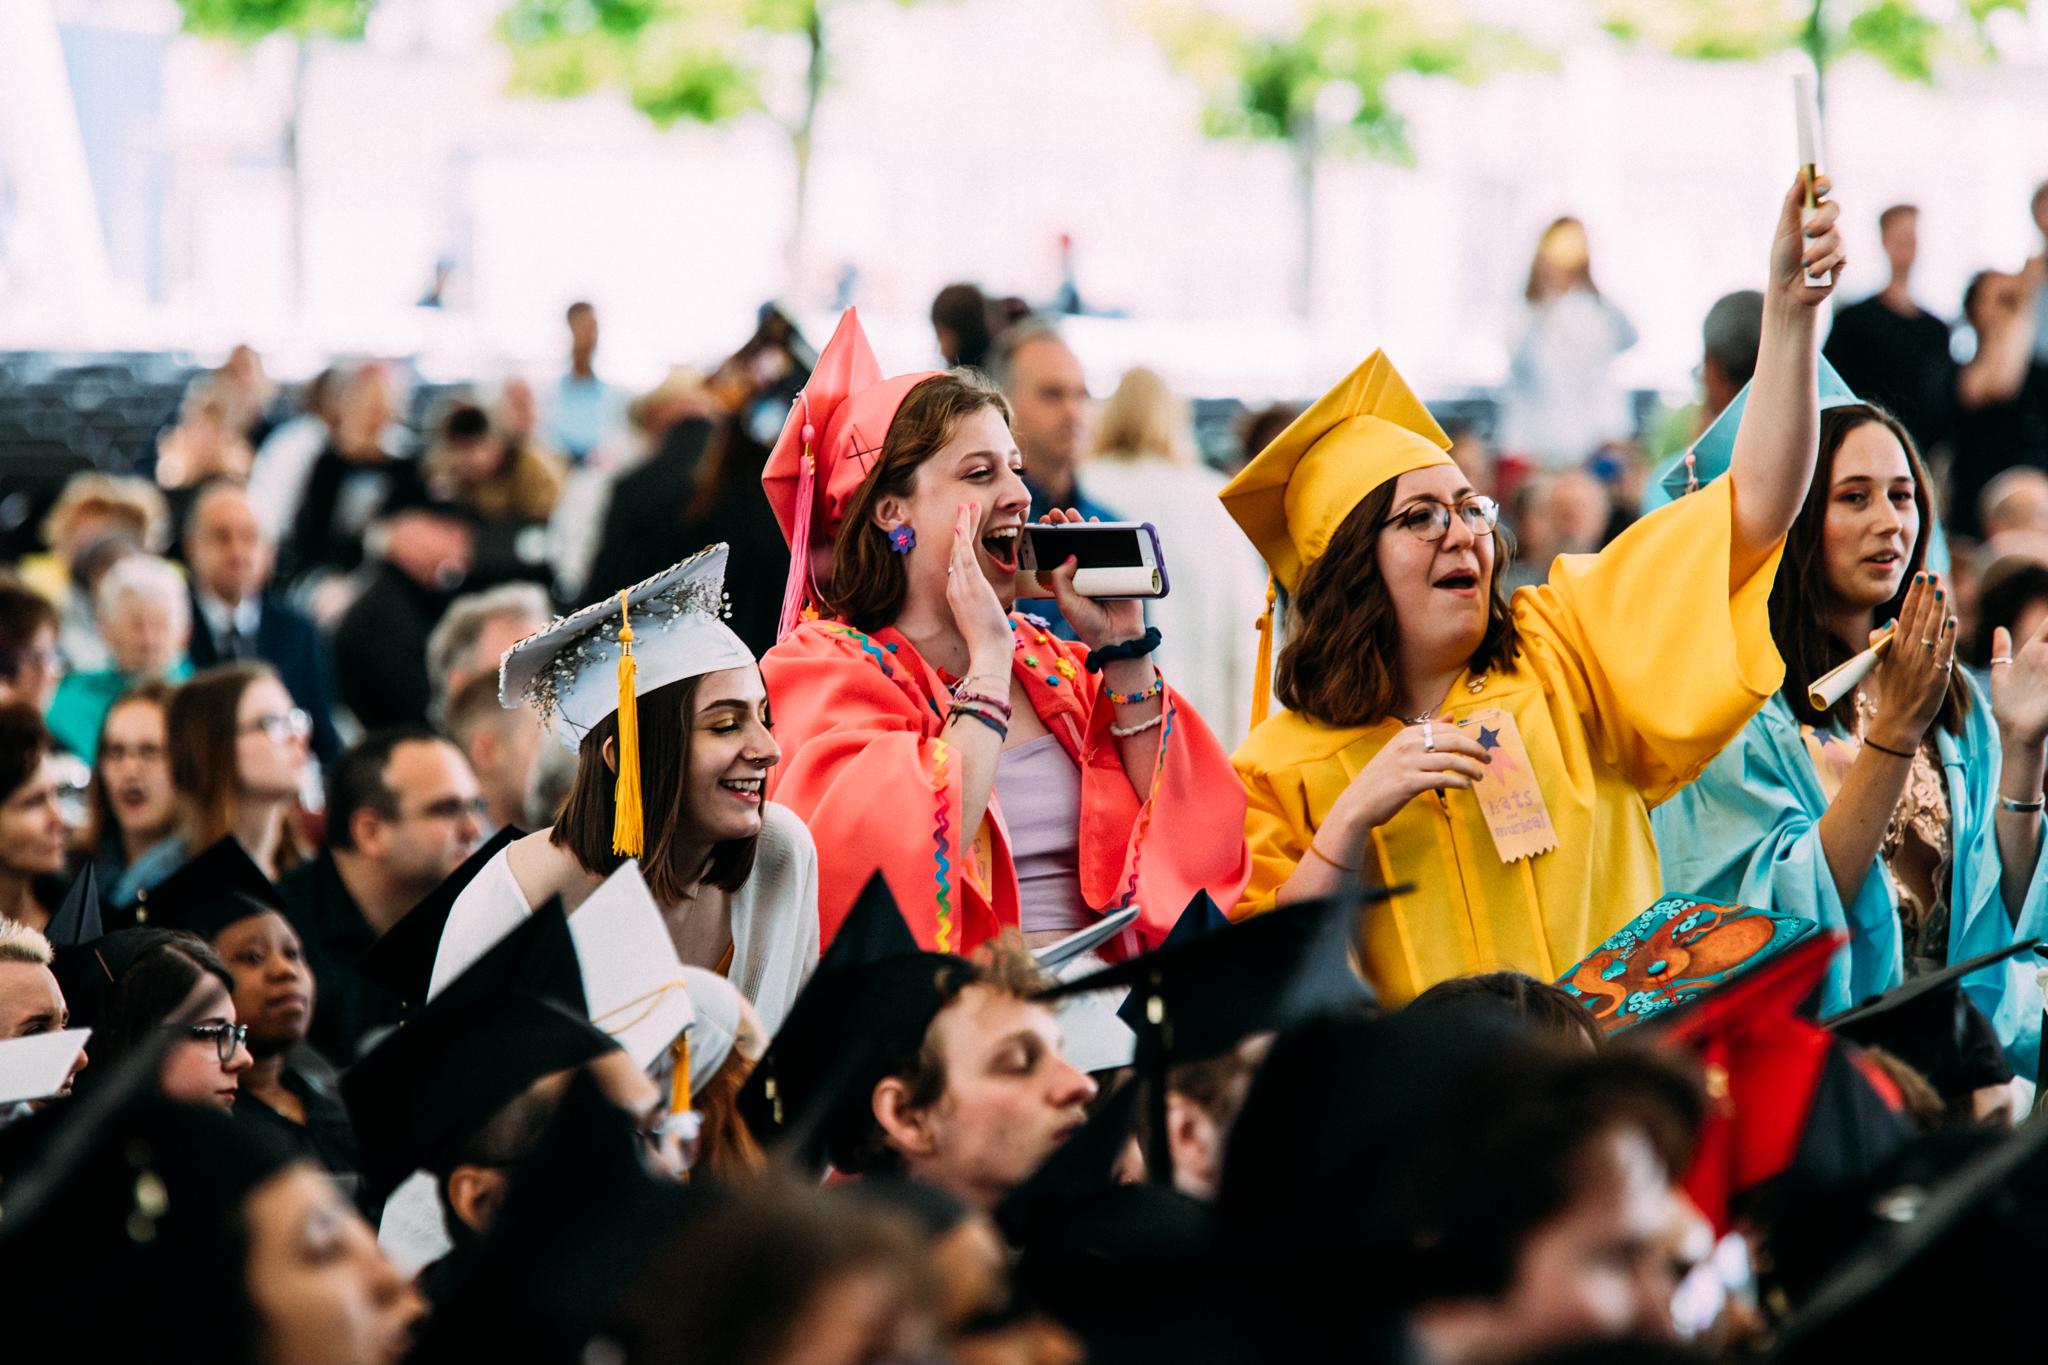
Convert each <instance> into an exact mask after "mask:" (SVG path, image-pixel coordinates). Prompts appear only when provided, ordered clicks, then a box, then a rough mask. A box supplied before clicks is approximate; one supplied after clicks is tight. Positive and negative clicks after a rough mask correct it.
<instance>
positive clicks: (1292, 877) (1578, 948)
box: [1222, 181, 1842, 1004]
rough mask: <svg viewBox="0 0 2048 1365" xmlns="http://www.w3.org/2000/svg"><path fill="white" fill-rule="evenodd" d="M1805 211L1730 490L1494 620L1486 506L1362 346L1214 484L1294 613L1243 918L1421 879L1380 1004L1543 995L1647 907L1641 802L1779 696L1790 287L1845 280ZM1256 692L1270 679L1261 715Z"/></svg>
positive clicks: (1788, 240)
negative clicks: (1518, 989)
mask: <svg viewBox="0 0 2048 1365" xmlns="http://www.w3.org/2000/svg"><path fill="white" fill-rule="evenodd" d="M1823 184H1825V182H1824V181H1823ZM1802 198H1803V187H1801V186H1798V185H1795V186H1794V188H1793V191H1792V193H1791V194H1789V195H1787V197H1786V199H1785V203H1784V207H1783V211H1782V213H1781V214H1780V217H1779V221H1778V226H1777V231H1776V234H1775V237H1774V239H1773V242H1772V246H1771V278H1770V284H1769V288H1768V289H1767V291H1766V294H1765V300H1766V302H1765V323H1764V332H1763V340H1762V347H1761V349H1760V351H1759V353H1758V361H1757V371H1756V377H1755V380H1754V385H1753V391H1752V397H1751V402H1750V406H1749V410H1748V412H1747V414H1746V415H1745V418H1744V420H1743V422H1742V424H1741V428H1740V430H1739V433H1738V435H1737V437H1736V447H1735V454H1734V457H1733V461H1732V465H1731V468H1730V471H1729V473H1728V475H1727V476H1726V477H1724V478H1722V479H1719V480H1716V481H1715V482H1714V483H1713V484H1710V485H1709V486H1708V487H1707V488H1706V489H1704V490H1702V491H1701V492H1700V493H1699V494H1696V495H1694V496H1692V497H1688V498H1683V499H1681V500H1679V501H1678V502H1676V503H1674V504H1673V505H1671V506H1669V507H1666V508H1662V509H1660V510H1658V511H1656V512H1654V513H1652V514H1651V515H1649V516H1646V517H1644V518H1643V519H1642V520H1641V521H1639V522H1637V523H1636V524H1635V525H1634V526H1632V527H1630V528H1629V529H1628V530H1627V531H1626V532H1624V533H1623V534H1622V535H1621V536H1620V537H1619V538H1617V539H1616V540H1615V541H1614V543H1613V544H1611V545H1610V546H1608V547H1607V548H1606V549H1605V550H1603V551H1602V552H1601V553H1599V554H1597V555H1582V556H1568V557H1564V558H1561V559H1560V560H1559V561H1558V562H1557V564H1556V566H1555V567H1554V568H1553V569H1552V571H1551V575H1550V580H1549V581H1548V582H1547V583H1545V584H1541V585H1538V586H1536V587H1532V588H1524V589H1522V590H1521V591H1519V592H1517V593H1516V594H1515V596H1514V599H1513V601H1512V603H1510V602H1508V601H1506V600H1504V599H1503V598H1502V596H1501V594H1500V591H1499V586H1498V584H1499V578H1498V574H1499V571H1500V569H1501V568H1502V567H1503V564H1502V562H1501V560H1502V554H1503V552H1502V549H1501V546H1500V540H1499V535H1498V532H1497V531H1496V530H1495V525H1496V522H1497V520H1498V515H1499V511H1498V508H1497V507H1496V506H1495V505H1494V504H1493V502H1492V500H1491V499H1488V498H1484V497H1481V496H1478V495H1476V494H1475V493H1474V492H1473V490H1472V489H1471V487H1470V485H1469V484H1468V483H1467V481H1466V480H1465V479H1464V477H1463V476H1462V475H1461V474H1460V472H1459V470H1458V467H1457V466H1456V465H1455V464H1454V463H1452V461H1451V459H1450V456H1449V455H1448V454H1447V453H1446V450H1447V448H1448V446H1449V444H1450V442H1449V440H1448V438H1446V437H1445V435H1444V433H1443V431H1442V429H1441V428H1439V427H1438V426H1437V424H1436V422H1435V421H1434V420H1433V419H1432V418H1431V417H1430V415H1429V412H1428V410H1427V409H1425V408H1424V407H1423V406H1422V404H1421V403H1420V402H1419V401H1418V400H1417V399H1416V398H1415V396H1414V394H1413V393H1412V392H1410V391H1409V389H1408V388H1407V386H1406V385H1405V384H1404V383H1403V382H1402V380H1401V378H1400V376H1399V375H1398V374H1396V373H1395V372H1394V369H1393V367H1392V366H1391V365H1390V364H1388V363H1387V361H1386V359H1385V357H1384V356H1382V355H1380V354H1378V353H1375V354H1374V355H1373V356H1372V357H1371V358H1370V359H1368V360H1367V361H1366V362H1365V364H1364V365H1362V366H1360V367H1359V368H1358V369H1357V370H1356V371H1354V372H1353V373H1352V374H1351V375H1350V377H1348V378H1347V379H1346V380H1345V381H1344V382H1343V383H1342V384H1340V385H1338V386H1337V388H1335V389H1333V390H1331V392H1330V393H1328V394H1326V395H1325V396H1324V397H1323V398H1322V399H1320V400H1319V401H1318V402H1317V403H1316V404H1315V405H1314V406H1312V407H1311V408H1309V410H1308V411H1307V412H1305V413H1303V414H1302V416H1301V417H1300V418H1299V419H1297V420H1296V421H1295V423H1294V424H1293V425H1292V426H1290V427H1289V428H1288V429H1287V430H1286V431H1285V432H1283V433H1282V434H1281V435H1280V436H1279V437H1278V438H1276V439H1275V441H1274V442H1273V443H1272V444H1271V445H1270V446H1268V447H1267V448H1266V449H1265V450H1264V451H1263V452H1261V453H1260V454H1259V456H1258V457H1257V458H1256V459H1254V460H1253V461H1252V463H1251V464H1250V465H1248V466H1247V467H1246V468H1245V470H1244V471H1243V472H1242V473H1241V474H1239V475H1238V476H1237V478H1236V479H1234V480H1233V481H1232V482H1231V484H1230V485H1229V486H1228V487H1227V488H1225V489H1224V490H1223V494H1222V496H1223V501H1224V503H1225V505H1226V506H1227V507H1228V508H1229V510H1230V512H1231V514H1232V515H1233V516H1234V517H1235V518H1236V519H1237V521H1238V523H1239V525H1241V526H1243V527H1244V529H1245V531H1246V533H1247V534H1248V535H1250V537H1251V538H1252V541H1253V542H1254V543H1255V544H1256V545H1257V546H1258V547H1259V550H1260V552H1261V553H1262V554H1264V555H1265V557H1266V562H1267V564H1268V565H1269V566H1270V568H1271V570H1272V574H1273V578H1274V580H1275V582H1276V583H1277V584H1278V585H1279V587H1280V588H1282V589H1285V590H1286V592H1287V594H1288V598H1287V603H1286V606H1287V611H1286V624H1287V627H1288V629H1287V642H1286V645H1285V648H1284V649H1282V651H1281V653H1280V659H1279V668H1278V672H1277V677H1276V680H1275V684H1274V686H1275V689H1276V691H1277V693H1278V696H1279V699H1280V701H1281V702H1282V703H1283V704H1284V705H1285V706H1286V707H1287V708H1288V710H1287V711H1286V712H1284V713H1280V714H1276V715H1273V716H1271V717H1270V718H1267V719H1264V720H1263V721H1260V722H1258V723H1256V724H1255V727H1254V729H1253V731H1252V734H1251V736H1250V738H1248V739H1247V740H1246V741H1245V743H1244V745H1243V747H1242V748H1240V749H1239V750H1238V752H1237V754H1236V755H1235V758H1234V762H1235V764H1236V767H1237V770H1238V775H1239V777H1240V778H1241V779H1242V780H1243V782H1244V784H1245V788H1246V792H1247V795H1248V802H1249V805H1248V814H1247V816H1246V834H1247V839H1248V842H1249V844H1250V848H1251V853H1252V858H1253V872H1252V879H1251V884H1250V886H1249V887H1248V889H1247V891H1246V893H1245V898H1244V900H1243V901H1242V902H1241V904H1240V906H1239V913H1240V914H1251V913H1257V912H1260V911H1264V910H1268V909H1271V908H1272V907H1273V906H1275V905H1276V904H1287V903H1290V902H1292V901H1296V900H1302V899H1306V898H1308V897H1312V896H1317V895H1322V894H1325V893H1327V892H1329V891H1332V890H1335V889H1336V888H1338V887H1339V886H1341V885H1343V884H1344V883H1345V882H1346V881H1348V880H1349V879H1350V878H1351V877H1353V876H1357V877H1361V878H1363V879H1364V880H1366V881H1367V882H1369V883H1382V884H1387V885H1396V884H1400V883H1410V884H1412V886H1413V890H1411V891H1408V892H1406V893H1404V894H1402V895H1400V896H1397V897H1395V898H1393V899H1391V900H1389V901H1387V902H1385V903H1384V904H1383V905H1380V906H1376V907H1374V908H1373V910H1371V911H1370V912H1369V915H1368V918H1367V920H1366V926H1365V931H1364V955H1365V967H1366V973H1367V975H1368V976H1369V977H1370V978H1371V980H1372V982H1373V984H1374V986H1375V987H1377V988H1378V989H1379V991H1380V992H1381V994H1382V995H1383V996H1384V997H1385V998H1386V999H1387V1000H1388V1001H1389V1003H1394V1004H1398V1003H1401V1002H1403V1001H1406V1000H1407V999H1409V998H1410V997H1412V996H1414V995H1415V994H1417V993H1418V992H1420V991H1422V990H1423V989H1425V988H1427V987H1428V986H1430V985H1433V984H1434V983H1436V982H1438V981H1441V980H1444V979H1445V978H1447V977H1452V976H1457V975H1460V974H1463V973H1467V972H1473V971H1483V970H1490V969H1494V968H1501V967H1512V968H1516V969H1519V970H1521V971H1525V972H1528V973H1530V974H1532V975H1535V976H1539V977H1542V978H1544V979H1546V980H1547V979H1554V978H1555V977H1557V976H1558V975H1560V974H1561V973H1563V972H1564V971H1565V970H1567V969H1568V968H1570V967H1571V966H1572V964H1573V963H1575V962H1576V961H1578V959H1579V958H1581V957H1582V956H1584V955H1585V954H1586V953H1587V952H1588V951H1590V950H1591V949H1592V948H1593V947H1595V946H1596V945H1597V944H1599V942H1600V941H1601V940H1602V939H1604V938H1605V937H1606V936H1607V935H1608V934H1609V933H1611V932H1612V931H1613V930H1615V929H1616V928H1618V927H1619V926H1620V925H1621V924H1622V923H1623V922H1624V921H1625V920H1626V919H1627V918H1628V917H1629V916H1630V915H1632V914H1634V913H1635V912H1637V911H1639V910H1642V909H1643V908H1645V907H1646V906H1648V905H1649V904H1650V903H1651V902H1652V901H1654V900H1655V899H1656V897H1657V896H1658V895H1659V894H1660V891H1661V879H1660V876H1659V872H1658V863H1657V852H1656V848H1655V845H1654V844H1653V843H1652V842H1651V837H1650V821H1649V808H1650V807H1651V806H1653V805H1655V804H1656V803H1658V802H1660V801H1662V800H1663V799H1664V798H1666V797H1668V796H1669V795H1671V794H1672V793H1673V792H1674V791H1676V790H1677V789H1678V788H1680V787H1682V786H1683V785H1685V783H1687V782H1689V781H1691V780H1692V778H1693V777H1694V776H1696V775H1697V774H1698V773H1699V771H1700V770H1701V769H1702V768H1704V767H1705V766H1706V764H1707V763H1708V761H1709V760H1711V759H1712V758H1713V757H1714V755H1715V754H1716V753H1718V752H1719V751H1720V750H1721V749H1722V748H1723V747H1724V746H1725V745H1726V744H1727V743H1728V742H1729V741H1730V740H1732V739H1733V738H1735V736H1736V735H1737V734H1738V733H1740V731H1741V730H1742V727H1743V725H1744V723H1745V722H1746V721H1747V720H1748V719H1749V717H1750V716H1751V715H1753V714H1754V713H1755V712H1756V710H1757V708H1758V707H1759V706H1761V705H1762V704H1763V701H1764V699H1765V698H1767V697H1769V696H1770V695H1771V694H1772V693H1774V692H1775V691H1776V690H1777V689H1778V687H1779V685H1780V681H1781V679H1782V677H1783V672H1784V666H1783V663H1782V661H1781V660H1780V659H1779V657H1778V653H1777V651H1776V649H1775V648H1774V647H1773V645H1772V643H1771V632H1770V623H1769V621H1768V619H1767V614H1766V609H1767V604H1768V600H1769V597H1770V591H1771V583H1772V581H1773V579H1774V576H1775V574H1776V571H1777V562H1778V555H1779V552H1780V550H1781V549H1782V546H1783V542H1784V537H1785V533H1786V531H1787V530H1788V529H1789V528H1790V527H1791V525H1792V521H1793V518H1794V517H1795V516H1796V515H1797V514H1798V511H1799V508H1800V505H1801V502H1802V501H1803V499H1804V497H1805V494H1806V486H1807V484H1808V482H1809V481H1810V480H1811V478H1812V473H1813V464H1814V452H1815V442H1816V439H1817V433H1818V424H1819V415H1818V399H1817V396H1816V380H1815V357H1816V355H1817V351H1818V329H1817V319H1816V314H1817V311H1818V309H1819V306H1820V304H1821V302H1822V301H1823V300H1824V299H1825V298H1826V297H1827V296H1828V294H1829V292H1830V290H1831V286H1824V287H1813V286H1809V285H1807V284H1806V283H1805V280H1804V274H1805V270H1806V268H1807V267H1808V266H1812V267H1814V268H1815V274H1816V275H1817V276H1820V277H1829V278H1831V272H1832V271H1834V270H1835V269H1836V268H1837V267H1839V265H1840V264H1841V260H1842V254H1841V245H1840V239H1839V236H1838V235H1837V233H1836V232H1835V229H1834V221H1835V212H1836V211H1835V208H1834V206H1833V205H1832V204H1824V205H1823V206H1822V207H1821V209H1820V210H1819V212H1818V214H1817V215H1816V216H1815V217H1814V218H1813V219H1812V221H1811V222H1810V223H1808V224H1807V226H1806V227H1805V229H1804V230H1802V228H1801V225H1800V221H1799V220H1800V207H1801V202H1802ZM1261 652H1262V655H1263V654H1264V653H1265V652H1266V651H1265V650H1264V649H1262V651H1261ZM1268 671H1269V670H1268V668H1267V661H1266V659H1265V658H1263V657H1262V658H1261V661H1260V668H1259V675H1258V676H1259V683H1260V695H1259V696H1257V697H1256V698H1255V699H1254V712H1255V719H1256V717H1257V716H1260V715H1263V714H1264V711H1265V709H1266V707H1265V696H1264V683H1265V679H1266V676H1267V673H1268ZM1539 850H1540V851H1539ZM1676 889H1679V890H1683V889H1684V888H1676Z"/></svg>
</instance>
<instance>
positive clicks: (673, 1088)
mask: <svg viewBox="0 0 2048 1365" xmlns="http://www.w3.org/2000/svg"><path fill="white" fill-rule="evenodd" d="M668 1046H669V1051H670V1052H673V1053H674V1054H675V1058H676V1069H675V1074H674V1075H673V1076H671V1077H669V1082H668V1112H669V1113H671V1114H680V1113H682V1112H683V1111H684V1110H685V1109H688V1108H689V1107H690V1035H689V1033H688V1032H687V1031H686V1032H684V1033H683V1034H682V1035H681V1036H680V1037H678V1038H677V1039H676V1040H675V1041H674V1042H673V1043H670V1044H669V1045H668Z"/></svg>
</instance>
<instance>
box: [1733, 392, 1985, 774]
mask: <svg viewBox="0 0 2048 1365" xmlns="http://www.w3.org/2000/svg"><path fill="white" fill-rule="evenodd" d="M1872 422H1875V423H1877V424H1878V425H1879V426H1881V427H1883V428H1884V429H1885V430H1887V431H1889V432H1890V433H1891V434H1892V435H1893V436H1896V437H1897V438H1898V441H1899V444H1900V445H1901V446H1902V447H1904V448H1905V451H1906V466H1907V468H1909V469H1911V470H1912V471H1913V506H1914V507H1915V508H1917V509H1918V510H1919V513H1920V534H1919V536H1918V538H1917V539H1915V540H1914V542H1913V547H1912V549H1911V550H1910V551H1909V552H1908V554H1907V556H1906V572H1905V575H1904V576H1903V577H1902V578H1901V579H1900V580H1899V591H1898V593H1897V594H1896V595H1895V596H1894V597H1893V598H1892V599H1891V601H1889V602H1886V603H1884V604H1883V605H1881V606H1880V607H1878V609H1877V611H1876V619H1877V620H1879V621H1886V620H1891V619H1893V618H1896V617H1897V616H1898V614H1899V608H1900V607H1901V606H1903V605H1904V604H1905V601H1906V590H1907V589H1908V588H1910V587H1912V585H1913V575H1914V574H1916V573H1918V572H1920V570H1921V569H1922V568H1923V567H1924V566H1925V565H1926V563H1927V537H1928V534H1929V533H1930V532H1931V531H1932V530H1933V528H1934V518H1935V506H1934V495H1933V491H1932V490H1931V489H1930V488H1929V487H1928V483H1927V466H1926V465H1924V464H1922V463H1921V461H1920V451H1919V449H1918V448H1917V447H1916V446H1915V445H1914V444H1913V437H1912V435H1911V433H1909V432H1908V431H1907V430H1906V428H1905V427H1904V426H1903V425H1901V424H1900V422H1899V419H1898V418H1896V417H1894V416H1892V415H1891V414H1890V413H1889V412H1886V411H1885V410H1884V409H1883V408H1881V407H1878V406H1877V405H1876V404H1875V403H1850V404H1847V405H1845V406H1842V407H1838V408H1829V409H1827V410H1826V411H1825V412H1823V413H1821V415H1820V455H1819V458H1818V459H1816V460H1815V461H1814V466H1813V483H1812V485H1811V486H1810V487H1809V488H1808V489H1807V490H1806V502H1805V504H1804V505H1803V506H1801V507H1800V509H1799V517H1798V519H1797V520H1796V521H1794V522H1793V523H1792V530H1791V531H1790V532H1789V533H1788V534H1787V535H1786V537H1785V556H1784V559H1783V560H1782V561H1781V562H1780V563H1779V565H1778V577H1777V581H1776V582H1774V583H1773V584H1772V585H1771V639H1772V641H1773V642H1774V643H1775V644H1776V645H1777V646H1778V653H1779V655H1780V656H1782V657H1783V658H1784V660H1785V700H1786V701H1787V702H1788V703H1790V705H1791V707H1792V714H1793V715H1795V716H1797V717H1799V720H1800V722H1801V723H1802V724H1805V725H1814V726H1825V725H1829V724H1833V725H1836V726H1838V727H1840V728H1841V729H1843V730H1845V731H1850V732H1853V731H1854V730H1855V729H1856V697H1855V694H1854V693H1851V694H1850V695H1849V696H1846V697H1844V698H1842V699H1841V700H1840V701H1839V702H1836V703H1835V705H1834V706H1833V707H1832V708H1830V709H1829V710H1827V711H1816V710H1814V708H1813V707H1812V706H1811V705H1809V704H1808V702H1807V700H1806V689H1807V688H1809V687H1811V686H1812V685H1813V682H1814V679H1816V678H1818V677H1820V676H1821V675H1822V674H1824V673H1827V672H1828V671H1829V670H1831V669H1833V668H1836V667H1838V666H1839V665H1841V664H1844V663H1847V662H1848V661H1849V659H1850V658H1852V657H1853V656H1854V655H1855V654H1857V653H1858V652H1859V650H1860V646H1859V647H1858V648H1857V649H1852V648H1850V647H1849V646H1848V645H1846V644H1844V643H1843V642H1842V641H1841V640H1839V639H1837V638H1835V633H1834V632H1833V631H1831V630H1829V629H1828V628H1827V619H1828V615H1829V612H1830V609H1831V607H1832V605H1833V601H1834V593H1833V591H1832V590H1831V589H1830V588H1829V587H1828V565H1827V545H1826V535H1825V529H1826V524H1827V516H1828V503H1829V501H1830V499H1831V498H1832V497H1833V495H1834V482H1835V455H1836V453H1837V452H1838V451H1840V450H1841V448H1842V443H1843V442H1844V441H1846V440H1848V439H1849V433H1851V432H1853V431H1855V430H1856V429H1857V428H1858V427H1863V426H1868V425H1869V424H1870V423H1872ZM1969 706H1970V692H1969V684H1968V682H1967V681H1966V680H1965V679H1964V677H1963V673H1962V670H1961V669H1957V670H1956V671H1954V672H1953V673H1951V674H1950V675H1949V680H1948V695H1947V696H1946V697H1945V698H1943V699H1942V703H1941V711H1940V714H1939V715H1938V716H1937V719H1938V720H1939V721H1940V723H1941V727H1942V728H1943V729H1944V730H1947V731H1948V732H1949V733H1950V734H1952V735H1958V734H1961V733H1962V730H1963V717H1964V715H1965V714H1967V712H1968V710H1969Z"/></svg>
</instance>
